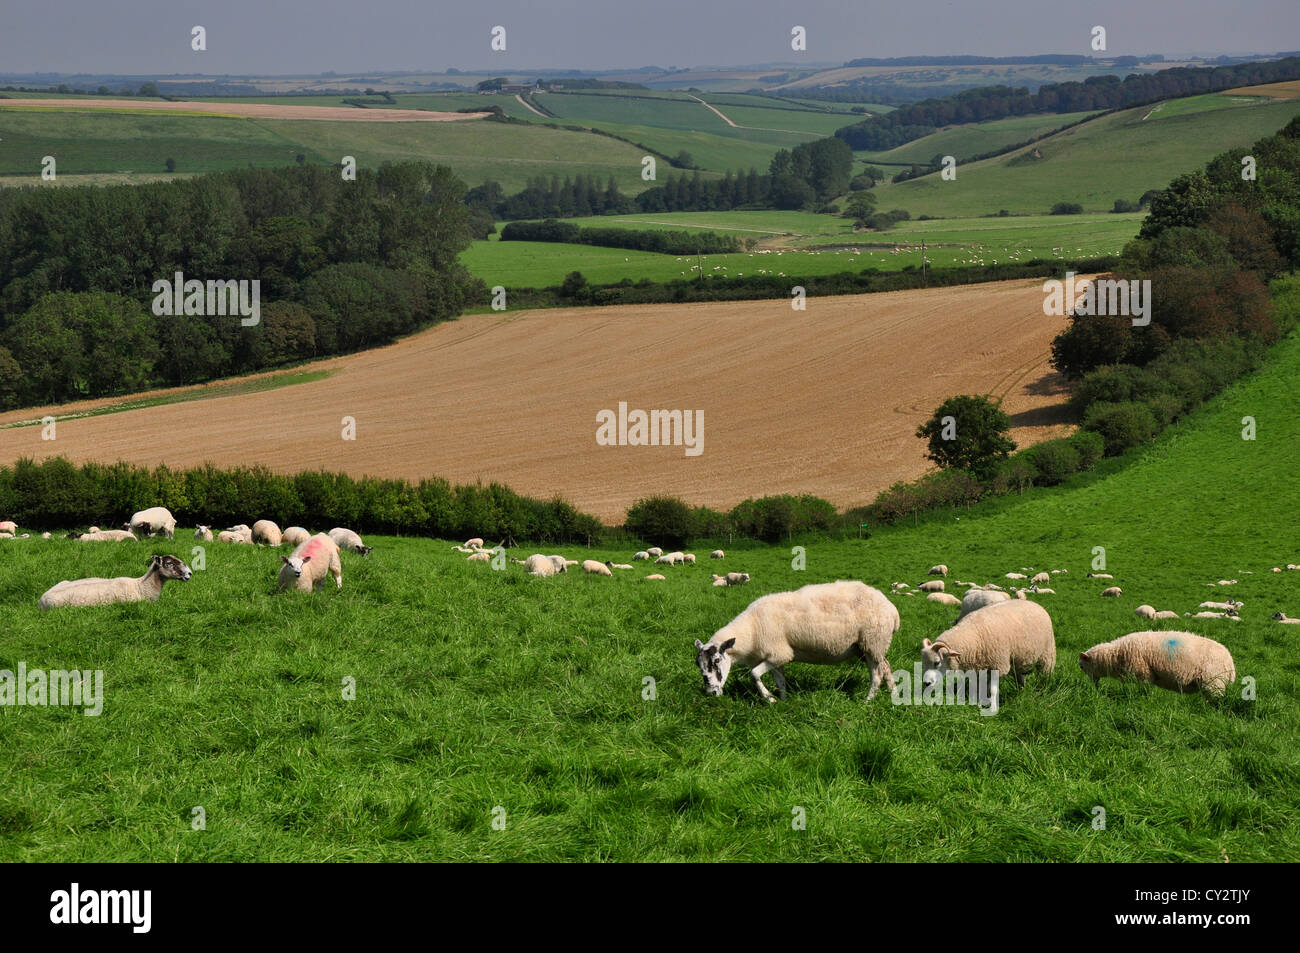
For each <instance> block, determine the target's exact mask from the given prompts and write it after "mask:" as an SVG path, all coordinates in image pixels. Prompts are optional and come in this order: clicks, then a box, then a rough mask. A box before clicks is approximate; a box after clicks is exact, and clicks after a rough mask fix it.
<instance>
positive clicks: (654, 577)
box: [645, 572, 664, 582]
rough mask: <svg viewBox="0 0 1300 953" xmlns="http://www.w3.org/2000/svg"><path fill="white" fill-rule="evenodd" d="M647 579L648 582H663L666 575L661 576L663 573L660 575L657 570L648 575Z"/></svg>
mask: <svg viewBox="0 0 1300 953" xmlns="http://www.w3.org/2000/svg"><path fill="white" fill-rule="evenodd" d="M645 581H646V582H663V581H664V577H663V576H661V575H660V574H659V573H657V572H656V573H651V574H650V575H648V576H646V577H645Z"/></svg>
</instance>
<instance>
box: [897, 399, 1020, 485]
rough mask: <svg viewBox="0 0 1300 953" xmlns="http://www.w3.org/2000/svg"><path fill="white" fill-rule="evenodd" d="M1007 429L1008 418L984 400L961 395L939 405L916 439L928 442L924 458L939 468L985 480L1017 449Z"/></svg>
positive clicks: (987, 400)
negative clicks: (958, 471)
mask: <svg viewBox="0 0 1300 953" xmlns="http://www.w3.org/2000/svg"><path fill="white" fill-rule="evenodd" d="M1010 429H1011V418H1010V417H1008V416H1007V414H1006V413H1005V412H1004V411H1003V410H1002V409H1001V408H1000V407H998V406H997V405H996V404H994V403H993V402H992V401H990V400H989V399H988V398H987V397H972V396H969V395H964V394H963V395H960V396H957V397H950V398H948V399H947V400H945V401H944V402H943V403H942V404H940V405H939V407H938V409H936V410H935V412H934V414H933V415H932V416H931V417H930V419H929V420H928V421H926V423H924V424H923V425H922V426H921V427H919V428H918V429H917V431H916V435H917V436H918V437H922V438H924V439H926V440H928V441H929V452H928V453H927V454H926V455H927V456H928V457H929V458H930V459H931V460H933V461H934V462H935V463H937V464H938V465H939V466H941V467H944V468H956V469H961V470H969V471H970V472H972V473H974V474H975V475H976V476H978V477H980V478H987V477H989V476H991V475H992V473H993V471H994V469H995V468H996V467H997V463H998V461H999V460H1001V459H1005V458H1006V456H1007V454H1009V453H1010V452H1011V451H1012V450H1014V449H1016V445H1015V443H1013V442H1012V441H1011V440H1010V439H1009V438H1008V437H1007V435H1006V434H1007V431H1008V430H1010Z"/></svg>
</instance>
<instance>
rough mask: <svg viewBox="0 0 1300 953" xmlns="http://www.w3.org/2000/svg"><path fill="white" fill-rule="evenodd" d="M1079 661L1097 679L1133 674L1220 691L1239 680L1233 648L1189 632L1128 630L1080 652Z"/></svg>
mask: <svg viewBox="0 0 1300 953" xmlns="http://www.w3.org/2000/svg"><path fill="white" fill-rule="evenodd" d="M1079 667H1080V668H1081V669H1083V672H1084V674H1085V675H1087V676H1088V677H1089V678H1091V679H1092V681H1093V684H1094V685H1096V684H1099V683H1100V682H1101V680H1102V679H1103V678H1124V677H1125V676H1129V677H1132V678H1136V679H1138V680H1140V681H1144V682H1150V683H1151V684H1152V685H1155V686H1156V687H1157V688H1164V689H1168V690H1169V691H1172V692H1184V693H1186V692H1195V691H1200V692H1204V693H1205V694H1207V695H1222V694H1223V692H1224V690H1225V689H1226V688H1227V687H1228V685H1229V684H1231V683H1232V682H1235V681H1236V680H1237V670H1236V668H1235V667H1234V666H1233V664H1232V653H1230V652H1229V651H1228V650H1227V649H1226V648H1224V647H1223V646H1222V645H1220V644H1219V643H1218V642H1215V641H1214V640H1213V639H1207V638H1205V637H1204V636H1200V635H1193V634H1192V633H1191V632H1130V633H1129V634H1128V635H1124V636H1120V637H1119V638H1118V639H1115V640H1114V641H1113V642H1103V643H1101V644H1100V645H1094V646H1093V647H1092V648H1090V649H1088V651H1086V652H1083V653H1081V654H1080V655H1079Z"/></svg>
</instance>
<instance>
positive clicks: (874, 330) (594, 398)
mask: <svg viewBox="0 0 1300 953" xmlns="http://www.w3.org/2000/svg"><path fill="white" fill-rule="evenodd" d="M1042 302H1043V292H1042V286H1041V282H1039V281H1008V282H998V283H994V284H987V285H967V286H964V287H958V288H941V289H929V290H925V291H911V292H890V293H886V294H873V295H857V296H845V297H836V298H810V299H809V300H808V310H807V311H806V312H797V311H792V310H791V308H790V305H789V304H788V303H787V302H784V301H756V302H724V303H718V304H684V305H645V306H641V305H638V306H631V307H623V308H577V309H567V310H551V311H531V312H516V313H507V314H500V315H499V314H489V315H472V316H468V317H464V318H461V319H460V320H458V321H456V322H453V323H450V324H445V325H442V326H439V327H436V328H433V329H431V330H430V331H427V332H424V333H422V334H419V335H416V336H415V337H412V338H409V339H407V340H405V341H401V342H399V343H397V344H395V345H392V346H390V347H386V348H381V349H378V350H374V351H368V352H365V353H362V354H355V355H349V356H347V357H340V358H333V359H330V360H328V361H324V362H322V363H321V364H320V365H319V366H321V367H326V368H332V369H333V370H334V373H333V375H332V376H331V377H329V378H327V379H325V380H321V381H314V382H311V383H306V384H298V385H293V386H291V387H286V388H282V389H279V390H275V391H269V392H265V393H259V394H246V395H240V396H229V397H219V398H213V399H210V400H200V401H192V402H188V403H181V404H172V405H165V406H159V407H152V408H147V409H143V410H134V411H127V412H123V413H115V414H108V415H104V416H99V417H92V418H87V419H83V420H66V421H61V422H59V424H58V438H57V440H55V441H42V440H41V428H40V427H21V428H14V429H9V430H0V461H12V460H14V459H15V458H17V457H19V456H32V457H36V458H41V457H45V456H51V455H56V454H63V455H64V456H67V457H69V458H71V459H73V460H76V461H85V460H101V461H111V460H117V459H126V460H131V461H135V462H137V463H144V464H150V465H155V464H157V463H159V462H163V461H165V462H166V463H168V464H170V465H173V466H191V465H194V464H198V463H201V462H203V461H204V460H212V461H214V462H215V463H217V464H218V465H220V466H231V465H234V464H236V463H245V464H248V463H255V462H258V463H265V464H266V465H268V466H270V467H271V468H272V469H274V470H277V471H280V472H284V473H293V472H297V471H300V470H304V469H314V468H317V467H326V468H329V469H340V470H346V471H349V472H351V473H354V474H357V475H360V474H372V475H376V476H386V477H407V478H411V479H418V478H421V477H426V476H430V475H438V476H443V477H446V478H448V479H450V480H452V481H453V482H472V481H474V480H477V479H481V480H483V481H484V482H485V483H486V482H489V481H494V480H495V481H501V482H504V483H506V484H507V485H509V486H511V487H513V488H514V489H516V490H518V491H520V492H522V493H527V494H530V495H537V496H542V497H550V496H552V495H554V494H556V493H560V494H562V495H563V496H565V497H566V498H567V499H569V500H570V501H571V502H573V503H574V504H576V505H577V506H578V507H579V508H581V509H583V510H586V511H588V512H591V513H594V514H595V515H597V516H599V517H601V518H602V519H605V520H607V521H619V520H621V518H622V516H623V514H624V511H625V510H626V508H627V506H628V505H629V504H631V503H633V502H635V501H636V500H637V499H638V498H639V497H642V496H645V495H648V494H652V493H669V494H673V495H677V496H681V497H682V498H684V499H686V500H688V501H690V502H691V503H695V504H707V505H709V506H713V507H717V508H723V507H729V506H732V505H734V504H735V503H737V502H739V501H740V500H742V499H744V498H746V497H748V496H759V495H763V494H768V493H804V492H808V493H815V494H817V495H819V496H823V497H825V498H827V499H829V500H831V501H832V502H833V503H835V504H837V505H838V506H841V507H843V506H848V505H854V504H860V503H865V502H869V501H870V500H871V499H872V498H873V497H874V495H875V493H876V492H877V491H878V490H880V489H881V488H883V487H885V486H888V485H889V484H890V483H892V482H894V481H895V480H901V479H909V478H912V477H916V476H918V475H920V474H921V473H923V472H924V471H925V470H926V469H928V467H929V464H928V462H927V461H926V460H925V458H924V455H923V450H922V442H921V441H920V440H918V439H917V438H916V437H915V436H914V434H915V431H916V428H917V426H918V425H919V424H920V423H921V422H922V421H924V420H925V419H926V418H927V417H928V416H929V414H930V413H931V412H932V411H933V410H934V408H935V407H936V406H937V405H938V404H939V403H940V402H941V401H942V400H943V399H944V398H946V397H949V396H952V395H954V394H962V393H988V394H992V395H994V396H1001V397H1003V406H1004V408H1005V409H1006V410H1007V411H1008V413H1010V414H1011V415H1012V419H1013V422H1014V424H1015V429H1014V430H1013V433H1012V436H1013V438H1014V439H1015V440H1016V441H1017V442H1018V443H1021V444H1027V443H1032V442H1037V441H1039V440H1044V439H1048V438H1050V437H1053V436H1059V435H1061V434H1063V433H1065V432H1067V431H1068V429H1069V428H1068V426H1067V425H1065V424H1064V423H1063V419H1064V418H1063V415H1062V414H1061V405H1062V403H1063V400H1064V393H1063V391H1062V389H1061V387H1060V384H1059V382H1058V381H1057V380H1056V378H1055V375H1053V374H1051V373H1050V372H1051V368H1050V366H1049V365H1048V363H1047V359H1048V353H1049V350H1048V349H1049V343H1050V341H1051V339H1052V337H1053V336H1055V335H1056V334H1057V333H1058V332H1059V331H1060V330H1061V329H1062V328H1063V327H1064V324H1065V319H1064V318H1060V317H1045V316H1044V315H1043V313H1042ZM619 401H626V402H627V404H628V408H629V409H643V410H647V411H648V410H653V409H682V410H703V411H704V430H703V452H702V453H701V454H700V455H699V456H687V455H686V454H685V451H684V448H683V447H680V446H676V447H648V446H647V447H629V446H612V447H611V446H598V445H597V443H596V436H595V435H596V427H597V423H596V415H597V412H598V411H600V410H603V409H609V410H613V411H617V409H618V404H619ZM103 403H111V402H110V401H99V402H94V403H93V404H84V405H78V406H77V407H67V408H59V409H58V411H57V412H58V413H66V412H69V411H73V410H78V409H86V408H87V407H90V406H94V405H96V404H103ZM43 412H44V411H41V410H36V411H33V410H26V411H18V412H11V413H8V414H5V415H0V423H7V422H11V421H15V420H28V419H32V418H34V417H39V416H40V415H41V414H42V413H43ZM344 416H351V417H354V418H356V434H357V437H356V440H355V441H344V440H342V439H341V436H340V431H341V427H342V423H341V421H342V418H343V417H344ZM256 515H257V514H250V517H251V516H256Z"/></svg>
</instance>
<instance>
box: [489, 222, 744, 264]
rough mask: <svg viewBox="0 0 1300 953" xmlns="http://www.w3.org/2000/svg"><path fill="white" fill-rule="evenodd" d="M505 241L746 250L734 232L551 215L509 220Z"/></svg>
mask: <svg viewBox="0 0 1300 953" xmlns="http://www.w3.org/2000/svg"><path fill="white" fill-rule="evenodd" d="M500 240H501V241H503V242H562V243H565V244H569V245H599V246H601V247H603V248H631V249H634V250H636V251H651V252H658V253H660V254H663V255H695V254H702V255H725V254H730V253H733V252H739V251H743V250H744V244H743V243H742V242H741V240H740V239H739V238H737V237H736V236H734V235H719V234H718V233H717V232H694V231H666V230H659V229H651V228H642V229H636V228H610V227H603V228H579V227H578V226H577V225H574V224H573V223H572V222H560V221H556V220H555V219H553V218H548V219H546V220H545V221H542V222H510V223H509V224H507V225H505V226H503V227H502V229H501V239H500Z"/></svg>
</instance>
